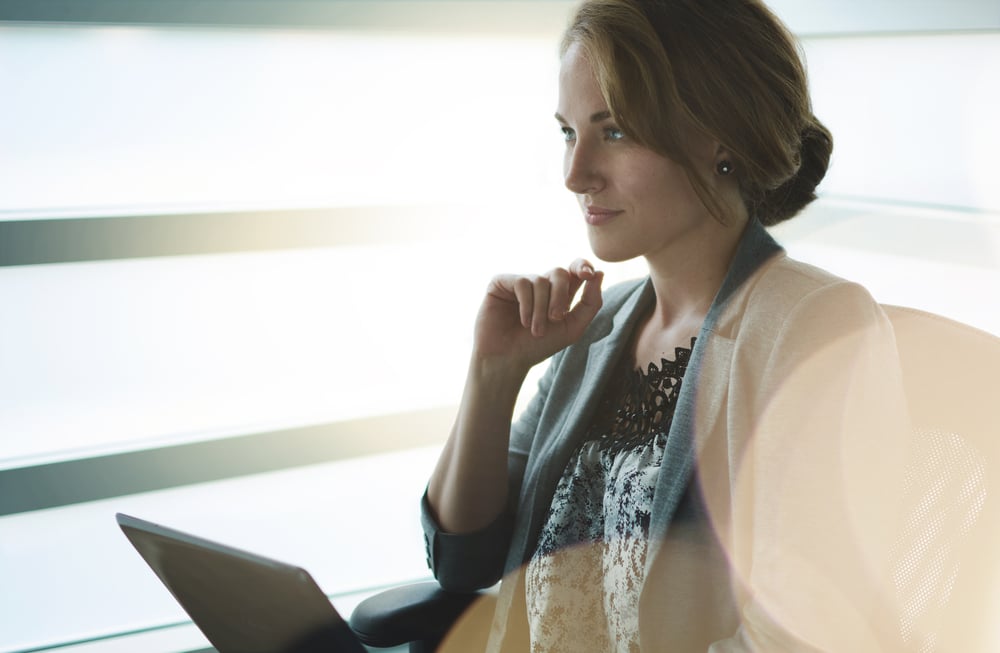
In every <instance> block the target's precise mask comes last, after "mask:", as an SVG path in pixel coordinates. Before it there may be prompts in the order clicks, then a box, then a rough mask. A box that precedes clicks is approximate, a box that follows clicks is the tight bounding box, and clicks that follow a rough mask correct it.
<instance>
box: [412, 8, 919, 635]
mask: <svg viewBox="0 0 1000 653" xmlns="http://www.w3.org/2000/svg"><path fill="white" fill-rule="evenodd" d="M556 119H557V121H558V123H559V125H560V128H561V130H562V133H563V135H564V136H565V140H566V153H565V161H564V173H565V182H566V186H567V188H568V189H569V190H570V191H572V192H573V193H574V194H575V195H576V197H577V198H578V200H579V203H580V206H581V209H582V213H583V218H584V221H585V223H586V229H587V231H588V235H589V239H590V244H591V247H592V249H593V252H594V255H595V256H596V257H597V258H599V259H601V260H604V261H623V260H626V259H631V258H634V257H638V256H642V257H644V258H645V260H646V261H647V263H648V266H649V277H648V278H647V279H643V280H639V281H636V282H630V283H625V284H622V285H618V286H616V287H613V288H611V289H609V290H607V291H605V292H603V293H602V289H601V283H602V278H603V275H602V273H601V272H600V271H598V270H597V268H596V267H595V266H594V265H593V264H592V263H591V262H589V261H586V260H582V259H581V260H578V261H576V262H574V263H573V264H572V265H570V266H569V267H568V268H556V269H554V270H552V271H550V272H548V273H546V274H543V275H538V276H521V275H500V276H497V277H496V278H494V279H493V280H492V282H491V283H490V285H489V288H488V290H487V293H486V297H485V299H484V300H483V304H482V307H481V309H480V312H479V315H478V319H477V321H476V327H475V340H474V349H473V353H472V359H471V363H470V367H469V372H468V378H467V381H466V386H465V392H464V395H463V398H462V402H461V406H460V409H459V413H458V416H457V419H456V422H455V426H454V429H453V431H452V433H451V436H450V438H449V440H448V442H447V445H446V446H445V449H444V451H443V453H442V455H441V458H440V461H439V463H438V465H437V467H436V469H435V471H434V473H433V475H432V477H431V479H430V483H429V485H428V490H427V494H426V496H425V499H424V503H423V514H424V524H425V530H426V533H427V542H428V557H429V560H430V561H431V566H432V568H433V570H434V573H435V576H436V577H437V578H438V580H439V582H440V583H441V584H442V585H443V586H444V587H445V588H446V589H455V590H468V589H472V588H478V587H487V586H490V585H492V584H493V583H495V582H496V581H497V580H498V579H500V578H501V576H504V582H503V585H502V588H501V590H500V595H499V599H498V605H497V609H496V614H495V616H494V620H493V632H492V633H491V640H490V647H491V649H493V650H500V649H501V648H502V649H504V650H527V649H528V647H529V645H530V648H531V650H537V651H550V650H565V651H588V650H595V651H612V650H617V651H632V650H642V651H648V650H669V651H706V650H710V651H715V652H721V651H769V652H770V651H786V650H787V651H808V650H828V651H869V650H893V649H894V648H895V647H896V645H897V642H896V633H897V632H898V628H897V627H896V623H897V621H896V619H895V617H894V611H893V607H892V605H893V602H892V600H891V587H892V585H891V579H890V578H889V574H888V572H887V569H888V565H887V561H888V556H889V549H890V547H891V534H892V531H893V528H892V519H891V516H892V515H893V514H894V508H895V503H894V501H895V488H896V487H898V485H897V483H896V481H897V480H898V469H897V467H898V466H896V465H894V464H893V462H892V461H895V460H902V456H901V455H900V452H901V450H902V449H901V448H902V442H903V441H904V440H905V434H906V429H905V419H904V418H903V416H904V407H903V399H902V396H901V392H900V390H899V387H900V386H899V383H898V375H899V372H898V361H897V359H896V353H895V349H894V345H893V336H892V330H891V327H890V326H889V324H888V321H887V319H886V318H885V316H884V314H883V313H882V312H881V310H880V309H879V307H878V305H877V304H876V303H875V302H874V300H873V299H872V298H871V297H870V296H869V295H868V293H867V292H866V291H865V290H864V289H863V288H861V287H859V286H857V285H856V284H851V283H848V282H845V281H843V280H841V279H838V278H836V277H834V276H832V275H830V274H828V273H826V272H824V271H821V270H818V269H816V268H813V267H810V266H807V265H804V264H802V263H798V262H796V261H793V260H791V259H789V258H788V257H787V256H785V254H784V252H783V250H782V249H781V248H780V246H778V245H777V244H776V243H775V242H774V241H773V240H772V239H771V238H770V236H769V235H768V234H767V232H766V231H765V229H764V227H765V226H768V225H773V224H775V223H778V222H780V221H782V220H785V219H788V218H791V217H792V216H794V215H795V214H796V213H798V212H799V211H800V210H801V209H802V208H803V207H804V206H805V205H806V204H808V203H809V202H810V201H811V200H812V199H814V198H815V195H814V189H815V186H816V185H817V183H818V182H819V181H820V180H821V179H822V178H823V176H824V174H825V172H826V167H827V162H828V160H829V156H830V151H831V147H832V141H831V137H830V134H829V133H828V131H827V130H826V129H825V128H824V127H823V125H822V124H821V123H820V122H819V121H818V120H817V119H816V118H815V117H814V116H813V114H812V111H811V108H810V102H809V96H808V91H807V85H806V78H805V73H804V69H803V66H802V64H801V62H800V60H799V57H798V54H797V51H796V47H795V44H794V41H793V39H792V38H791V37H790V36H789V34H788V33H787V31H786V30H785V28H784V27H783V26H782V25H781V23H780V22H779V21H778V20H777V19H776V18H775V17H774V16H773V15H772V14H771V13H770V12H769V11H768V10H767V9H766V8H765V7H764V6H763V5H762V4H760V3H759V2H757V1H756V0H663V1H659V2H655V1H653V0H588V1H587V2H584V4H583V5H582V6H581V7H580V8H579V10H578V11H577V13H576V14H575V16H574V18H573V20H572V21H571V24H570V26H569V27H568V29H567V31H566V34H565V37H564V40H563V43H562V47H561V72H560V77H559V100H558V107H557V113H556ZM577 294H580V298H579V300H578V301H577V303H576V304H575V305H573V301H574V297H575V296H576V295H577ZM550 357H551V361H550V363H549V367H548V370H547V371H546V374H545V376H544V377H543V379H542V381H541V382H540V384H539V390H538V394H537V395H536V397H535V398H534V400H533V401H532V403H531V404H530V406H529V408H528V409H527V410H526V412H525V414H524V415H523V416H522V417H521V418H520V419H519V420H518V421H517V422H516V423H515V424H514V425H513V426H511V419H512V414H513V407H514V402H515V398H516V396H517V394H518V392H519V391H520V388H521V384H522V383H523V381H524V378H525V375H526V373H527V372H528V370H529V368H530V367H531V366H533V365H535V364H537V363H540V362H542V361H544V360H546V359H548V358H550Z"/></svg>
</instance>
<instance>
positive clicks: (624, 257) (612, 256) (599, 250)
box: [590, 238, 638, 263]
mask: <svg viewBox="0 0 1000 653" xmlns="http://www.w3.org/2000/svg"><path fill="white" fill-rule="evenodd" d="M590 251H592V252H593V253H594V256H595V257H596V258H598V259H600V260H601V261H604V262H605V263H624V262H625V261H631V260H632V259H634V258H636V257H637V256H638V254H636V253H635V252H633V251H626V250H624V249H622V248H620V247H615V246H614V245H613V244H611V243H602V242H600V241H599V239H596V238H591V239H590Z"/></svg>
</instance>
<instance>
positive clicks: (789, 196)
mask: <svg viewBox="0 0 1000 653" xmlns="http://www.w3.org/2000/svg"><path fill="white" fill-rule="evenodd" d="M832 151H833V136H832V135H831V134H830V130H828V129H827V128H826V127H825V126H824V125H823V123H821V122H820V121H819V120H817V119H816V117H815V116H813V117H812V119H811V120H810V122H809V123H808V124H807V125H806V127H805V129H803V130H802V141H801V145H800V147H799V157H800V163H799V169H798V171H797V172H796V173H795V174H794V175H792V177H791V178H790V179H788V180H787V181H785V182H784V183H782V184H781V185H780V186H778V187H777V188H775V189H774V190H771V191H768V192H766V193H764V196H763V197H762V198H761V200H760V203H759V204H758V206H757V215H758V218H759V219H760V221H761V222H762V223H763V224H765V225H767V226H770V225H773V224H777V223H779V222H782V221H784V220H787V219H789V218H791V217H794V216H795V215H796V214H797V213H798V212H799V211H801V210H802V209H804V208H805V207H806V206H807V205H808V204H809V203H810V202H812V201H813V200H815V199H816V186H818V185H819V182H821V181H823V177H825V176H826V171H827V168H828V167H829V166H830V153H831V152H832Z"/></svg>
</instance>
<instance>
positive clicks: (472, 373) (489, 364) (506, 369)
mask: <svg viewBox="0 0 1000 653" xmlns="http://www.w3.org/2000/svg"><path fill="white" fill-rule="evenodd" d="M530 369H531V366H530V365H525V364H524V363H521V362H519V361H516V360H514V359H513V358H512V357H511V356H482V355H480V354H479V353H478V352H473V353H472V360H471V361H470V362H469V380H470V381H471V380H475V381H477V382H479V383H483V384H486V385H488V386H492V387H498V388H503V387H511V388H515V389H520V387H521V384H522V383H524V378H525V377H526V376H527V375H528V371H529V370H530Z"/></svg>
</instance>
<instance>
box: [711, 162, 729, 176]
mask: <svg viewBox="0 0 1000 653" xmlns="http://www.w3.org/2000/svg"><path fill="white" fill-rule="evenodd" d="M715 171H716V172H717V173H719V174H720V175H723V176H725V175H728V174H730V173H731V172H732V171H733V164H732V163H730V162H729V161H727V160H725V159H723V160H722V161H719V165H717V166H716V167H715Z"/></svg>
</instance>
